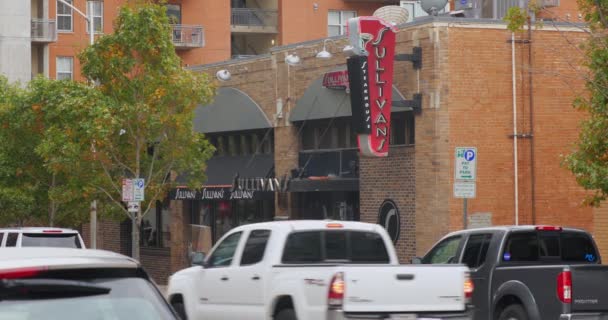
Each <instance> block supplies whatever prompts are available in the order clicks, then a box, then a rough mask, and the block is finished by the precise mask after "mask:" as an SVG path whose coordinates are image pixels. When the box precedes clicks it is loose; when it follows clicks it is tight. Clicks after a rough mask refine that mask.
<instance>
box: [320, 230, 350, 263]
mask: <svg viewBox="0 0 608 320" xmlns="http://www.w3.org/2000/svg"><path fill="white" fill-rule="evenodd" d="M347 250H348V249H347V247H346V232H334V231H329V232H326V233H325V259H326V260H346V259H348V252H347Z"/></svg>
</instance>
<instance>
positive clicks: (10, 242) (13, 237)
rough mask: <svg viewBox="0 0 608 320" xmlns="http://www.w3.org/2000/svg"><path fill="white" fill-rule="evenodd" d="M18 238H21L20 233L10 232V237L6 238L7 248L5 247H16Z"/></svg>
mask: <svg viewBox="0 0 608 320" xmlns="http://www.w3.org/2000/svg"><path fill="white" fill-rule="evenodd" d="M17 238H19V234H18V233H13V232H9V233H8V235H7V236H6V246H5V247H16V246H17Z"/></svg>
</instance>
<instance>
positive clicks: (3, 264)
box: [0, 247, 139, 270]
mask: <svg viewBox="0 0 608 320" xmlns="http://www.w3.org/2000/svg"><path fill="white" fill-rule="evenodd" d="M0 257H2V259H0V270H3V269H4V270H7V269H16V268H36V267H43V268H48V269H49V270H62V269H66V270H67V269H89V268H139V263H138V262H137V260H135V259H132V258H130V257H127V256H124V255H121V254H118V253H115V252H110V251H105V250H96V249H73V248H49V247H45V248H42V247H27V248H14V247H12V248H0Z"/></svg>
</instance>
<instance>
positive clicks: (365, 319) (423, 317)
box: [327, 310, 473, 320]
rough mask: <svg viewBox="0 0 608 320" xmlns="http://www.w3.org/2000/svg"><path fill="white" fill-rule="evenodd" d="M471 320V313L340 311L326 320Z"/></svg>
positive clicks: (333, 312)
mask: <svg viewBox="0 0 608 320" xmlns="http://www.w3.org/2000/svg"><path fill="white" fill-rule="evenodd" d="M378 319H385V320H402V319H403V320H410V319H412V320H414V319H415V320H471V319H473V315H472V312H470V311H464V312H446V313H443V312H442V313H418V314H398V313H395V314H375V313H348V312H344V311H342V310H329V311H328V312H327V320H378Z"/></svg>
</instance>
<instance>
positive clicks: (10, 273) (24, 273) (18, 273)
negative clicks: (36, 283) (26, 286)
mask: <svg viewBox="0 0 608 320" xmlns="http://www.w3.org/2000/svg"><path fill="white" fill-rule="evenodd" d="M45 270H47V268H46V267H36V268H19V269H8V270H0V279H23V278H33V277H35V276H37V275H39V274H40V273H41V272H43V271H45Z"/></svg>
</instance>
